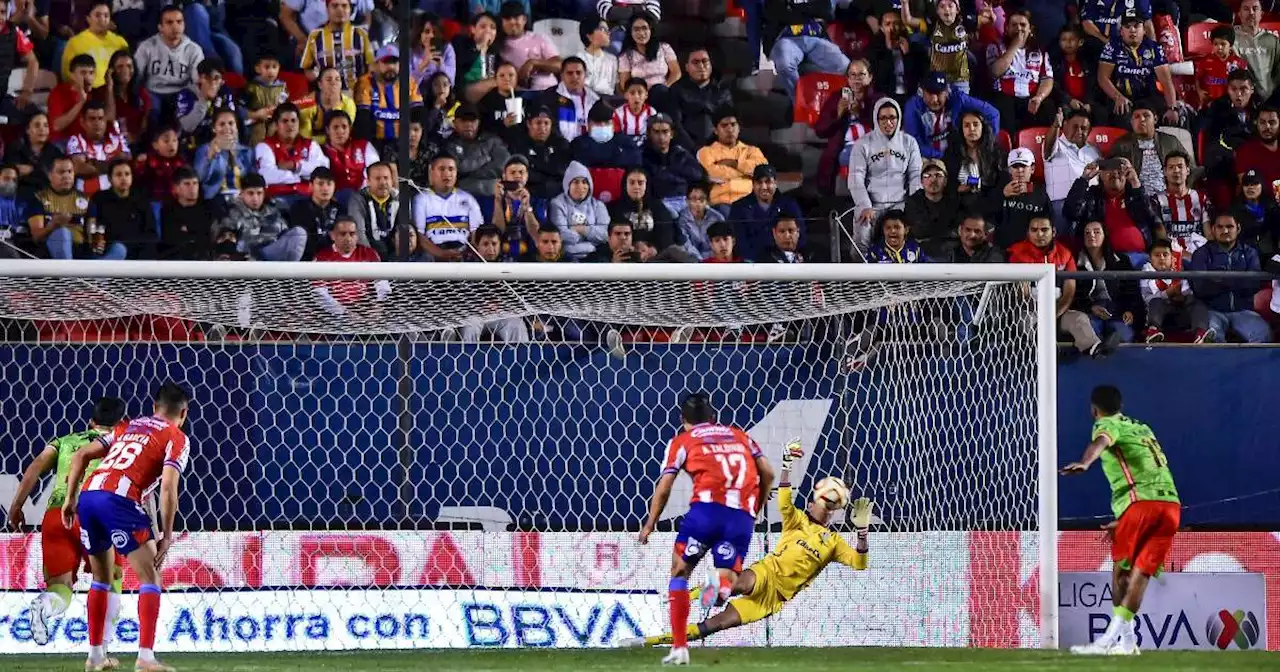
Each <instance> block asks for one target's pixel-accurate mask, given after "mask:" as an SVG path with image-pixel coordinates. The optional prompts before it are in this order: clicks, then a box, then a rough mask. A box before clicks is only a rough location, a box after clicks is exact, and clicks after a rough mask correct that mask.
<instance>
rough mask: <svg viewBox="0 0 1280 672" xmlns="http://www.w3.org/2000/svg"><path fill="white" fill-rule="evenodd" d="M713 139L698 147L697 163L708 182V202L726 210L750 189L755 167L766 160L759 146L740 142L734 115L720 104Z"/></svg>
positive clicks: (723, 212) (725, 211)
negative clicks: (709, 188) (700, 147)
mask: <svg viewBox="0 0 1280 672" xmlns="http://www.w3.org/2000/svg"><path fill="white" fill-rule="evenodd" d="M715 124H716V139H715V141H714V142H711V143H710V144H708V145H707V146H706V147H703V148H702V149H700V150H698V163H700V164H702V167H703V169H704V170H706V171H707V176H708V179H709V180H710V182H711V205H712V206H715V207H719V208H722V211H721V214H726V213H727V212H728V209H729V206H730V205H732V204H733V203H735V202H736V201H737V200H738V199H740V198H742V197H744V196H746V195H747V194H749V193H751V191H752V182H753V180H754V175H755V170H756V167H758V166H760V165H762V164H765V163H768V160H767V159H765V158H764V154H763V153H762V152H761V151H760V148H759V147H755V146H752V145H748V144H747V143H745V142H742V141H741V140H740V139H739V137H738V134H739V132H740V131H741V127H740V126H738V115H737V114H735V113H734V111H733V109H732V108H728V107H722V108H720V109H719V110H717V111H716V113H715Z"/></svg>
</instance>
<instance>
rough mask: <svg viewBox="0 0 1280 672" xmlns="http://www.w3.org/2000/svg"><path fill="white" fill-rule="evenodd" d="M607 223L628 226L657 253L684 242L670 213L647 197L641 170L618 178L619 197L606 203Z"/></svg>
mask: <svg viewBox="0 0 1280 672" xmlns="http://www.w3.org/2000/svg"><path fill="white" fill-rule="evenodd" d="M609 221H612V222H617V221H623V222H631V230H632V232H634V233H644V234H646V235H648V237H649V240H651V241H653V246H654V247H656V248H657V249H658V251H659V252H661V251H662V250H665V249H667V247H669V246H670V245H673V244H683V242H684V241H683V240H682V239H683V236H680V235H678V232H677V231H676V223H675V219H673V218H672V217H671V211H670V210H668V209H667V206H666V205H664V204H663V203H662V200H661V199H658V198H656V197H654V196H653V195H651V194H650V193H649V174H648V173H646V172H645V170H644V168H631V169H629V170H627V172H626V174H625V175H623V176H622V195H621V196H619V197H618V198H615V199H613V201H612V202H611V203H609Z"/></svg>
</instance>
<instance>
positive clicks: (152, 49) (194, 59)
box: [134, 35, 204, 96]
mask: <svg viewBox="0 0 1280 672" xmlns="http://www.w3.org/2000/svg"><path fill="white" fill-rule="evenodd" d="M134 59H135V60H136V61H137V62H138V76H139V77H141V78H142V81H143V83H145V84H146V87H147V90H148V91H152V92H154V93H158V94H160V95H162V96H169V95H173V94H175V93H177V92H179V91H181V90H183V89H185V88H187V87H188V86H192V85H195V84H197V83H198V82H197V76H196V66H198V65H200V61H203V60H204V50H203V49H201V48H200V45H198V44H196V43H195V42H192V41H191V38H189V37H187V36H185V35H183V36H182V41H180V42H178V46H176V47H174V48H172V49H170V48H169V45H167V44H165V43H164V38H162V37H160V36H159V35H153V36H151V37H149V38H147V39H146V40H143V42H142V44H140V45H138V51H137V53H136V54H134Z"/></svg>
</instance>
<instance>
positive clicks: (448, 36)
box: [440, 19, 462, 42]
mask: <svg viewBox="0 0 1280 672" xmlns="http://www.w3.org/2000/svg"><path fill="white" fill-rule="evenodd" d="M461 32H462V24H461V23H459V22H458V21H455V20H453V19H442V20H441V21H440V37H441V39H443V40H444V41H445V42H451V41H453V38H455V37H457V36H458V34H459V33H461Z"/></svg>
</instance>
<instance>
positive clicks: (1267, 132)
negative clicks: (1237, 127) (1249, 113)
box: [1235, 106, 1280, 194]
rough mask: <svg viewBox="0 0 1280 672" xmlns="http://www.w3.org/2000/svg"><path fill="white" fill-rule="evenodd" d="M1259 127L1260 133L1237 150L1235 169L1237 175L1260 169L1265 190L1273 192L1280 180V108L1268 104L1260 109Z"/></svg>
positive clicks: (1269, 192) (1259, 172)
mask: <svg viewBox="0 0 1280 672" xmlns="http://www.w3.org/2000/svg"><path fill="white" fill-rule="evenodd" d="M1257 127H1258V134H1257V135H1256V136H1254V137H1253V138H1251V139H1249V140H1248V141H1246V142H1244V143H1243V144H1241V145H1240V147H1239V149H1237V150H1236V153H1235V171H1236V175H1237V176H1239V175H1243V174H1244V173H1246V172H1248V171H1250V170H1256V171H1258V174H1259V175H1261V176H1262V184H1263V191H1264V192H1265V193H1268V194H1272V193H1274V191H1275V183H1276V181H1277V180H1280V109H1277V108H1275V107H1271V106H1267V107H1263V108H1262V109H1261V110H1259V111H1258V123H1257Z"/></svg>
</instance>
